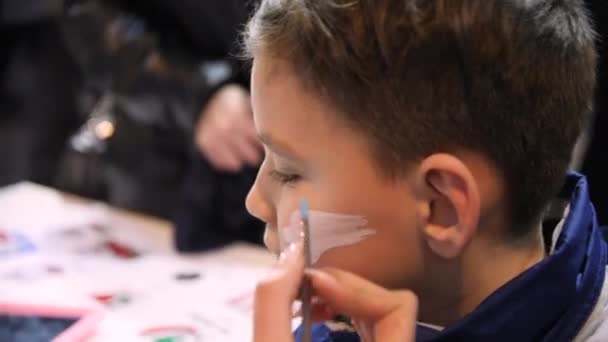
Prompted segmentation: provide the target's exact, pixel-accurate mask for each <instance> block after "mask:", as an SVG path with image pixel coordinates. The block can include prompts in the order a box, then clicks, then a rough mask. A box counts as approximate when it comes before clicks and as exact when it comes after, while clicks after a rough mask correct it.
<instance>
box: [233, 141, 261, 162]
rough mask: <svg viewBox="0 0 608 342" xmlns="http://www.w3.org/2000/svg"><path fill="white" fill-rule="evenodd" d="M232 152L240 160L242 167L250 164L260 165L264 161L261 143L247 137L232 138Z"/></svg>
mask: <svg viewBox="0 0 608 342" xmlns="http://www.w3.org/2000/svg"><path fill="white" fill-rule="evenodd" d="M230 148H231V149H232V153H233V154H234V156H235V157H236V158H237V159H238V160H239V163H240V167H241V168H242V167H244V166H245V165H249V166H252V167H255V166H259V165H260V163H261V162H262V157H263V151H262V147H261V146H260V143H259V142H257V141H255V140H252V139H249V138H247V137H238V138H235V139H232V141H231V143H230Z"/></svg>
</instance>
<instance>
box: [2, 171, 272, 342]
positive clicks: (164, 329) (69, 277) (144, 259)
mask: <svg viewBox="0 0 608 342" xmlns="http://www.w3.org/2000/svg"><path fill="white" fill-rule="evenodd" d="M3 236H4V237H3ZM7 236H8V237H10V238H11V239H12V240H11V241H13V242H14V241H19V240H20V239H24V240H26V242H25V243H23V241H21V242H19V243H13V244H12V245H11V247H10V248H8V249H7V248H5V250H4V251H3V250H2V248H0V304H1V303H2V302H3V301H4V302H6V301H9V302H20V303H28V304H44V305H62V306H79V307H91V308H93V307H94V308H97V309H100V310H103V312H104V318H103V320H102V322H101V324H100V325H99V327H98V329H97V331H96V333H95V334H94V335H93V336H91V337H90V339H89V340H88V341H91V342H102V341H161V340H162V341H172V340H171V338H174V340H175V341H177V340H180V341H228V342H230V341H247V340H250V339H251V305H252V291H253V289H254V287H255V284H256V283H257V281H258V280H259V279H260V278H261V277H263V276H264V275H265V274H266V273H267V272H268V270H269V268H270V266H271V265H272V264H273V262H274V257H273V256H272V255H270V254H269V253H268V252H266V251H265V250H264V249H263V248H260V247H258V246H253V245H248V244H235V245H231V246H228V247H226V248H224V249H220V250H216V251H212V252H209V253H203V254H192V255H179V254H177V253H176V252H175V251H174V250H173V248H172V231H171V225H170V223H169V222H166V221H163V220H160V219H157V218H152V217H148V216H144V215H139V214H135V213H131V212H128V211H124V210H119V209H115V208H111V207H109V206H107V205H104V204H103V203H98V202H92V201H89V200H84V199H82V198H78V197H76V196H72V195H66V194H62V193H59V192H57V191H55V190H52V189H49V188H45V187H42V186H39V185H35V184H32V183H20V184H16V185H13V186H10V187H7V188H4V189H0V247H2V244H1V240H2V239H3V238H4V239H6V237H7ZM108 241H110V242H111V243H112V244H108V243H107V242H108ZM108 246H109V247H108ZM113 246H114V247H116V246H118V247H120V248H125V247H126V248H128V250H129V251H134V252H136V253H138V254H139V256H138V257H134V258H130V257H128V256H129V255H128V253H127V254H120V253H116V249H112V248H110V247H113ZM5 247H6V246H5ZM120 248H119V249H118V252H120V251H122V249H120ZM178 337H179V338H181V339H178Z"/></svg>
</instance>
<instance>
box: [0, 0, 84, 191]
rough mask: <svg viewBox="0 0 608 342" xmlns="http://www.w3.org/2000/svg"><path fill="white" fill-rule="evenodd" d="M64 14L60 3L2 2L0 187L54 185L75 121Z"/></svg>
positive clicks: (74, 83) (73, 73)
mask: <svg viewBox="0 0 608 342" xmlns="http://www.w3.org/2000/svg"><path fill="white" fill-rule="evenodd" d="M62 10H63V1H62V0H29V1H20V0H1V1H0V36H1V37H2V40H1V41H2V49H1V51H2V52H1V53H0V132H1V133H0V139H1V140H0V142H1V143H0V146H1V147H0V154H2V155H3V160H4V161H3V163H2V166H1V167H0V184H8V183H12V182H16V181H19V180H23V179H27V180H30V181H34V182H37V183H42V184H45V185H52V183H53V180H54V178H55V175H56V173H57V170H58V162H57V161H58V160H59V156H60V155H61V154H62V152H63V149H64V145H65V142H66V140H67V138H68V137H69V134H70V133H71V132H72V131H73V130H74V129H75V128H76V127H77V125H78V123H79V119H78V115H77V112H76V103H75V92H76V87H77V84H78V82H79V79H78V73H77V70H76V67H75V64H74V62H73V61H72V60H71V58H70V55H69V53H68V51H67V48H66V46H65V44H64V42H63V40H62V33H61V26H60V18H61V15H62Z"/></svg>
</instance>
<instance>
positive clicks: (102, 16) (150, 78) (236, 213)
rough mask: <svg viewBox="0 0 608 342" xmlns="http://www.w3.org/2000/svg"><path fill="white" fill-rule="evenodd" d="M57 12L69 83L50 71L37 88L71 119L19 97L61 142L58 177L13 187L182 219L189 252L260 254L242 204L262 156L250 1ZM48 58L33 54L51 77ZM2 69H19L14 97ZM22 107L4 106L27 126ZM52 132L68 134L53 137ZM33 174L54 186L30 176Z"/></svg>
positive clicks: (127, 1)
mask: <svg viewBox="0 0 608 342" xmlns="http://www.w3.org/2000/svg"><path fill="white" fill-rule="evenodd" d="M53 2H54V3H55V5H56V6H55V7H54V8H55V9H56V10H55V11H54V12H53V17H52V18H53V19H52V21H53V25H55V27H56V29H55V30H54V31H50V30H48V31H47V34H50V33H48V32H54V34H55V40H56V41H57V43H56V44H53V43H50V42H47V44H48V45H49V46H51V47H57V46H59V47H64V48H63V49H62V50H61V51H63V55H62V57H61V58H58V60H60V61H61V63H63V65H65V66H64V69H65V71H63V72H62V73H59V72H58V70H63V69H61V68H57V67H56V66H49V68H51V69H52V70H53V71H54V72H55V74H52V75H51V76H48V77H47V78H49V79H50V81H48V82H47V83H46V84H45V85H42V84H41V82H32V83H33V84H35V85H36V86H37V87H38V88H39V89H40V93H41V95H40V96H44V95H47V96H49V98H51V99H53V100H55V101H59V99H64V102H65V103H67V104H65V107H67V108H69V109H71V110H64V109H60V108H59V106H57V105H51V104H50V103H49V102H48V101H47V102H43V101H39V102H36V101H31V99H33V98H34V96H35V95H36V91H34V90H31V89H24V90H23V91H22V92H21V94H22V99H24V100H23V102H24V103H27V102H28V101H29V102H36V103H37V107H36V108H34V109H32V110H31V112H32V113H35V115H38V116H43V117H44V119H46V120H47V121H42V120H35V122H37V123H38V126H39V127H43V128H44V130H46V131H49V132H51V131H52V132H54V133H53V134H54V135H53V137H55V140H54V142H56V143H55V144H54V145H53V144H49V143H48V142H47V143H45V144H41V145H42V146H43V147H45V148H47V149H50V148H51V147H53V148H54V151H55V152H54V154H51V153H47V152H41V153H42V154H44V156H45V157H48V158H47V159H49V160H50V161H52V164H53V165H52V166H48V167H45V168H34V167H32V166H31V165H27V164H26V163H21V164H23V166H22V167H21V169H20V170H16V171H15V170H13V171H11V172H4V169H5V168H3V171H2V172H1V173H6V174H9V173H10V174H11V175H12V177H5V183H8V182H12V181H16V180H18V179H30V180H34V181H38V182H43V183H45V184H48V185H53V186H55V187H58V188H60V189H62V190H67V191H70V192H74V193H77V194H80V195H84V196H87V197H92V198H97V199H100V200H105V201H108V202H109V203H111V204H113V205H116V206H119V207H123V208H127V209H132V210H137V211H141V212H144V213H148V214H153V215H156V216H160V217H164V218H169V219H174V221H175V242H176V247H177V248H178V249H179V250H181V251H201V250H205V249H209V248H214V247H219V246H222V245H224V244H227V243H230V242H234V241H237V240H243V241H249V242H256V243H258V242H260V239H261V231H262V227H261V224H260V223H259V222H258V221H257V220H255V219H253V218H252V217H251V216H249V214H248V213H247V212H246V210H245V207H244V199H245V196H246V194H247V191H248V189H249V187H250V185H251V184H252V183H253V180H254V177H255V174H256V170H257V166H258V164H259V163H260V161H261V158H262V152H263V151H262V148H261V146H260V144H259V142H258V141H257V138H256V136H255V130H254V128H253V120H252V115H251V108H250V104H249V94H248V83H249V80H248V77H247V74H248V71H247V70H246V68H245V67H244V66H242V65H241V63H240V61H239V59H238V58H236V57H234V56H235V55H236V54H237V52H238V44H237V41H238V39H237V37H238V32H239V29H240V28H241V24H242V23H243V22H244V21H245V20H246V18H247V13H248V11H249V8H248V6H247V4H246V3H245V1H240V0H230V1H214V2H209V1H198V0H186V1H180V2H170V1H162V0H147V1H143V0H80V1H78V0H77V1H65V2H56V1H53ZM15 3H16V1H15ZM20 3H22V2H20ZM57 9H61V10H57ZM3 13H4V12H3ZM30 22H31V21H30ZM3 23H4V21H3ZM3 29H4V24H3ZM18 29H19V30H21V27H19V28H18ZM11 30H13V28H11ZM19 32H21V31H19ZM3 33H4V31H3ZM11 34H12V31H11ZM23 41H24V42H25V43H24V44H30V41H31V39H30V38H24V39H23ZM45 46H46V45H45ZM49 50H52V49H50V48H49ZM52 52H54V53H58V52H57V51H52ZM50 53H51V51H42V50H40V51H39V52H38V53H32V54H33V55H36V56H38V58H39V60H38V61H36V63H33V64H37V63H38V62H40V63H38V64H42V65H49V64H50V62H47V61H46V59H47V58H49V57H48V56H49V54H50ZM3 58H4V57H3ZM17 59H19V58H17ZM5 60H7V61H9V60H11V58H5V59H4V60H3V64H2V65H3V66H8V67H3V70H5V69H7V70H9V72H3V73H2V80H3V84H8V85H11V86H12V87H13V88H14V87H15V86H14V85H15V84H16V83H15V82H14V80H12V79H10V76H11V70H12V69H11V68H14V67H13V66H12V65H11V64H10V63H9V62H5ZM43 62H44V63H43ZM45 63H46V64H45ZM57 63H59V62H57ZM16 73H17V74H18V75H22V74H23V72H22V71H19V70H18V71H17V72H16ZM33 73H34V74H36V75H38V74H43V73H42V72H40V71H35V72H33ZM38 77H42V76H38ZM66 84H67V86H66ZM9 88H10V87H9ZM34 88H35V87H34ZM38 88H35V89H38ZM45 91H46V93H45ZM53 91H57V92H60V93H61V94H62V96H57V95H53V96H51V94H52V92H53ZM9 93H10V92H9ZM13 93H14V91H13ZM15 102H16V101H14V100H12V102H11V101H4V98H3V104H5V103H6V104H8V105H5V106H3V108H4V107H7V108H8V109H7V110H3V111H2V112H3V113H4V112H7V113H11V117H13V118H18V119H19V120H23V118H24V117H25V116H24V115H22V114H20V113H19V112H18V111H17V110H16V109H15V108H9V107H10V105H11V104H12V103H15ZM13 107H15V106H14V105H13ZM62 118H65V119H62ZM68 118H69V120H68ZM5 121H6V122H8V121H9V120H5ZM43 123H44V124H43ZM50 123H53V124H56V125H57V126H58V127H60V128H61V131H60V132H59V130H58V131H57V132H55V131H53V130H50V129H49V128H50ZM24 126H27V125H24ZM2 127H3V129H6V130H7V131H10V132H15V130H14V129H13V128H12V127H9V125H6V124H4V123H3V124H2ZM46 131H45V132H46ZM13 135H15V136H16V137H17V138H18V139H23V137H24V136H27V137H33V136H34V137H35V136H37V134H35V133H31V132H28V133H27V134H21V133H15V134H13ZM5 146H25V145H24V144H23V143H22V142H20V141H15V142H14V143H11V144H7V145H5ZM9 150H10V148H9ZM8 152H10V151H8ZM20 155H22V153H20V152H17V153H16V156H20ZM16 156H15V157H16ZM60 157H61V158H60ZM30 159H34V160H42V159H37V158H34V157H32V158H30ZM9 160H10V159H9ZM58 161H61V162H58ZM14 164H18V163H14ZM21 164H20V165H21ZM58 165H59V166H58ZM51 168H53V169H54V171H50V169H51ZM32 170H36V171H40V174H41V175H42V176H44V177H46V178H45V179H44V180H41V179H40V178H36V177H32V176H30V175H29V174H28V172H32Z"/></svg>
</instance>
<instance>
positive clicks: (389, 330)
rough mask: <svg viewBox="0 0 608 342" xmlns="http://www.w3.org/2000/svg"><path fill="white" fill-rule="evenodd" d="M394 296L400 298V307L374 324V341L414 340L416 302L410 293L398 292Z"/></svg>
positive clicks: (416, 312) (416, 314) (416, 313)
mask: <svg viewBox="0 0 608 342" xmlns="http://www.w3.org/2000/svg"><path fill="white" fill-rule="evenodd" d="M396 295H397V297H400V298H401V299H400V301H401V305H399V307H398V308H397V309H396V310H394V311H393V312H391V313H389V314H387V315H386V316H384V317H383V318H382V319H381V320H380V321H378V322H376V324H375V325H374V341H382V342H397V341H399V342H401V341H414V340H415V337H416V317H417V316H418V300H417V298H416V296H415V295H414V294H413V293H412V292H410V291H399V292H398V293H396Z"/></svg>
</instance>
